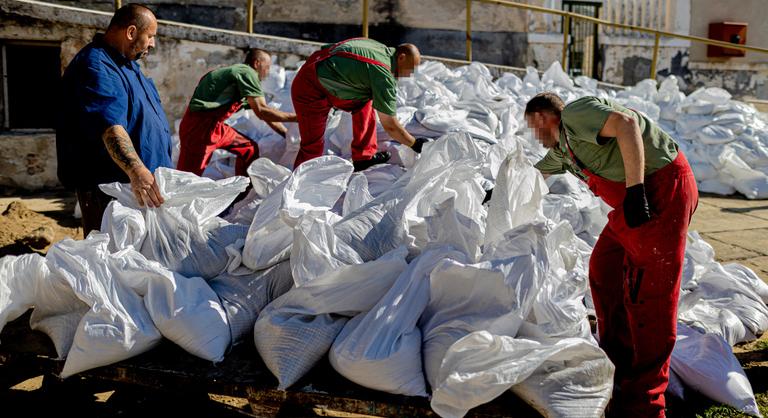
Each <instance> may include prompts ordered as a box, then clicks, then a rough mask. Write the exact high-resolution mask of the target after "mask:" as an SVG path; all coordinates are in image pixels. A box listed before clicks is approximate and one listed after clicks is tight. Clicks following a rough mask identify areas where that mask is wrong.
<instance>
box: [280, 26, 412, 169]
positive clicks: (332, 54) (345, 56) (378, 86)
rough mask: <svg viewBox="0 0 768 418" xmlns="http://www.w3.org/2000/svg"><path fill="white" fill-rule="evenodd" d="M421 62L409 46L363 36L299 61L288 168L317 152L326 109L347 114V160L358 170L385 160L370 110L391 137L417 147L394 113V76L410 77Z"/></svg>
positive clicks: (322, 138)
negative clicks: (295, 128) (297, 140)
mask: <svg viewBox="0 0 768 418" xmlns="http://www.w3.org/2000/svg"><path fill="white" fill-rule="evenodd" d="M420 62H421V53H420V52H419V49H418V48H416V46H415V45H412V44H401V45H398V46H397V47H396V48H390V47H387V46H386V45H384V44H382V43H380V42H376V41H374V40H372V39H368V38H354V39H347V40H345V41H341V42H337V43H335V44H328V45H324V46H323V47H322V48H321V49H320V50H319V51H316V52H315V53H314V54H312V55H311V56H310V57H309V58H307V61H306V62H305V63H304V65H302V66H301V69H299V72H298V73H297V74H296V77H295V78H294V79H293V84H292V85H291V99H292V100H293V107H294V109H295V110H296V115H297V118H298V122H299V132H300V133H301V148H300V149H299V153H298V155H296V161H295V162H294V164H293V168H294V169H295V168H297V167H298V166H299V165H301V163H303V162H305V161H308V160H311V159H313V158H317V157H319V156H321V155H323V143H324V136H325V127H326V122H327V120H328V112H329V111H330V110H331V108H336V109H341V110H344V111H346V112H350V113H351V114H352V138H351V139H352V147H351V148H352V163H353V165H354V167H355V171H362V170H365V169H367V168H368V167H371V166H373V165H376V164H381V163H385V162H387V161H388V160H389V158H390V154H389V153H388V152H376V151H377V149H378V143H377V141H376V115H378V116H379V121H380V122H381V126H382V127H383V128H384V130H385V131H387V133H388V134H389V136H390V137H392V139H394V140H395V141H397V142H399V143H401V144H403V145H406V146H409V147H411V148H413V150H414V151H416V152H420V151H421V147H422V145H423V144H424V141H423V140H422V141H420V142H419V141H416V138H414V137H413V136H412V135H411V134H410V133H408V132H407V131H406V130H405V128H404V127H403V126H402V125H400V122H399V121H398V120H397V118H396V117H395V116H396V114H397V112H396V110H397V79H398V78H400V77H410V76H411V74H412V73H413V70H414V69H415V68H416V67H418V66H419V63H420Z"/></svg>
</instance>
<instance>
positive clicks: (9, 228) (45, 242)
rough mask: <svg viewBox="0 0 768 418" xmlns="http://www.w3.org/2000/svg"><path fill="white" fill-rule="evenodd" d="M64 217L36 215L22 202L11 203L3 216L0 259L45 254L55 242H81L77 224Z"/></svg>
mask: <svg viewBox="0 0 768 418" xmlns="http://www.w3.org/2000/svg"><path fill="white" fill-rule="evenodd" d="M61 215H62V214H60V213H58V212H53V213H48V212H42V213H40V212H35V211H33V210H31V209H29V208H28V207H27V206H26V205H25V204H24V203H23V202H22V201H20V200H17V201H13V202H11V203H10V204H9V205H8V207H7V208H6V209H5V211H3V213H2V214H0V256H4V255H19V254H24V253H29V252H33V251H34V252H39V253H45V252H46V251H47V250H48V248H49V247H50V245H51V244H52V243H54V242H56V241H59V240H62V239H64V238H75V239H82V238H83V230H82V229H81V228H80V227H79V225H78V221H77V220H75V219H74V218H72V217H71V216H61Z"/></svg>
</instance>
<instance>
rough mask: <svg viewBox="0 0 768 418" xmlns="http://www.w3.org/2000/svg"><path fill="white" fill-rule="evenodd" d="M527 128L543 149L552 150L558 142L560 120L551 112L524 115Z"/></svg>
mask: <svg viewBox="0 0 768 418" xmlns="http://www.w3.org/2000/svg"><path fill="white" fill-rule="evenodd" d="M525 121H526V122H527V123H528V128H529V129H532V130H533V135H534V137H536V139H537V140H538V141H539V142H541V145H544V147H545V148H554V147H556V146H557V143H558V142H559V141H560V118H559V117H558V116H557V115H555V114H554V113H552V112H534V113H531V114H528V115H525Z"/></svg>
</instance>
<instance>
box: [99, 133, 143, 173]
mask: <svg viewBox="0 0 768 418" xmlns="http://www.w3.org/2000/svg"><path fill="white" fill-rule="evenodd" d="M101 139H102V141H104V146H106V147H107V152H109V155H110V156H111V157H112V160H114V161H115V163H116V164H117V165H118V166H120V168H122V169H123V171H125V172H126V173H127V172H128V171H130V170H131V169H133V168H135V167H137V166H142V165H143V164H142V162H141V159H140V158H139V154H137V153H136V149H135V148H134V147H133V142H131V137H130V136H129V135H128V132H126V131H125V128H123V127H122V126H120V125H115V126H110V127H109V128H107V130H106V131H104V134H103V135H102V136H101Z"/></svg>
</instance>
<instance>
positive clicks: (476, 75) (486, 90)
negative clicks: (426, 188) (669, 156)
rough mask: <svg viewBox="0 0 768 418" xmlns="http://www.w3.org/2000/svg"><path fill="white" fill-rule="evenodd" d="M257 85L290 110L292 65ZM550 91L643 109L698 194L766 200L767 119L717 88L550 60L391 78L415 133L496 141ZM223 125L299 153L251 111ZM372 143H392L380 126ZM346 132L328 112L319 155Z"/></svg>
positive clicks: (518, 128)
mask: <svg viewBox="0 0 768 418" xmlns="http://www.w3.org/2000/svg"><path fill="white" fill-rule="evenodd" d="M273 73H274V76H272V75H270V77H269V78H268V79H267V80H266V84H268V85H269V88H268V89H265V91H266V92H267V93H268V94H269V95H270V97H272V98H273V101H272V102H271V105H273V106H275V107H276V108H279V109H283V110H290V109H292V105H291V100H290V83H291V80H292V77H293V75H294V74H295V72H294V71H284V70H282V69H281V68H280V67H274V68H273ZM542 91H555V92H557V93H558V94H559V95H560V96H561V97H562V98H563V100H564V101H565V102H566V103H567V102H570V101H573V100H575V99H577V98H579V97H583V96H587V95H592V96H598V97H604V98H609V99H613V100H616V101H617V102H619V103H621V104H623V105H625V106H627V107H629V108H632V109H635V110H637V111H640V112H643V113H645V114H646V115H647V116H648V117H649V118H651V119H652V120H654V121H656V122H658V123H659V126H661V127H662V128H663V129H664V130H665V131H666V132H667V133H669V134H670V135H672V137H673V138H675V140H676V141H677V143H678V144H679V145H680V147H681V149H682V150H683V151H684V152H685V154H686V156H687V157H688V160H689V161H690V163H691V165H692V167H693V171H694V173H695V175H696V179H697V182H698V184H699V189H700V190H701V191H703V192H709V193H717V194H726V195H728V194H732V193H734V192H737V191H738V192H740V193H742V194H743V195H744V196H746V197H747V198H749V199H763V198H768V116H766V115H765V114H762V113H759V112H758V111H757V110H756V109H755V108H754V107H753V106H751V105H748V104H745V103H743V102H739V101H736V100H732V99H731V95H730V93H728V92H727V91H726V90H723V89H721V88H717V87H708V88H700V89H699V90H696V91H695V92H693V93H691V94H690V95H688V96H686V95H685V94H684V93H682V92H681V91H680V89H679V87H678V81H677V79H676V78H675V76H670V77H668V78H666V79H665V80H664V81H663V82H662V83H661V85H660V86H659V87H658V88H657V86H656V81H654V80H643V81H641V82H640V83H638V84H637V85H635V86H633V87H630V88H627V89H625V90H621V91H616V90H605V89H600V88H598V83H597V81H596V80H594V79H590V78H588V77H584V76H580V77H576V79H575V80H572V79H571V78H570V77H568V75H567V74H565V73H564V72H563V70H562V69H561V67H560V63H558V62H555V63H553V64H552V65H551V66H550V67H549V69H548V70H547V71H545V72H544V73H543V74H542V75H539V73H538V72H537V71H536V70H535V69H533V68H530V67H529V68H528V70H527V74H526V75H525V77H523V78H522V79H521V78H519V77H517V76H516V75H514V74H512V73H505V74H504V75H503V76H501V77H499V78H498V79H496V80H494V79H493V77H491V74H490V72H489V71H488V68H487V67H485V66H483V65H482V64H479V63H474V64H472V65H468V66H464V67H460V68H457V69H450V68H448V67H446V66H445V65H443V64H442V63H439V62H435V61H429V62H425V63H423V64H422V65H421V66H420V67H419V68H418V69H417V71H416V72H415V74H414V76H413V77H411V78H409V79H402V80H400V81H399V91H398V110H397V118H398V119H399V120H400V122H401V123H402V124H403V125H404V126H406V129H407V130H408V131H410V132H411V133H412V134H413V135H415V136H424V137H431V138H437V137H439V136H441V135H444V134H446V133H449V132H467V133H469V134H470V135H472V136H473V137H474V138H475V139H478V140H481V141H484V142H486V143H488V144H495V143H497V142H498V141H499V140H500V139H501V138H504V137H508V136H509V135H513V134H518V135H523V136H527V135H528V134H527V133H526V132H525V130H524V129H523V128H525V120H524V118H523V112H522V110H523V109H524V108H525V104H526V103H527V102H528V100H529V99H530V98H531V97H532V96H533V95H535V94H537V93H539V92H542ZM229 122H230V124H231V125H232V126H234V127H235V128H236V129H238V130H240V131H241V132H243V133H245V134H246V135H247V136H249V137H250V138H252V139H254V140H255V141H256V142H258V144H259V149H260V151H261V155H262V156H265V157H267V158H269V159H272V160H273V161H275V162H279V163H281V164H283V165H285V166H286V167H289V168H291V167H292V165H293V160H294V158H295V156H296V154H295V153H296V151H297V150H298V147H297V144H298V132H296V131H295V130H291V131H290V132H289V135H288V140H287V141H281V139H282V138H280V137H279V136H278V135H276V134H275V133H274V132H272V130H271V129H270V128H269V127H268V126H267V125H266V124H265V123H263V122H261V121H260V120H258V119H257V118H256V117H255V116H254V115H253V113H252V112H246V111H243V112H239V113H237V114H235V115H233V117H232V118H231V119H230V121H229ZM378 135H379V145H380V148H382V149H386V150H390V151H392V150H393V147H392V146H391V144H389V143H382V140H387V139H389V136H388V135H387V133H386V132H385V131H384V129H383V128H382V127H381V126H379V129H378ZM351 136H352V127H351V117H350V116H349V114H348V113H344V112H335V113H332V114H331V116H330V118H329V122H328V130H327V131H326V152H328V153H330V154H335V155H339V156H342V157H349V156H350V154H351V152H350V146H349V144H350V141H349V138H351ZM528 139H529V141H527V143H526V148H528V150H527V152H528V153H529V154H531V155H532V156H533V157H534V158H537V157H540V156H541V155H542V152H543V151H542V149H541V148H540V147H539V146H538V145H537V144H536V143H535V141H534V140H532V139H531V138H530V137H528ZM394 151H395V153H394V154H395V156H394V158H393V160H392V162H393V163H394V164H401V165H403V166H405V167H410V166H411V165H412V164H413V161H414V156H413V155H412V154H411V153H409V152H407V151H406V150H405V149H402V148H399V147H394Z"/></svg>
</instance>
